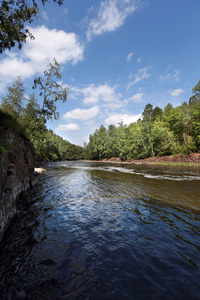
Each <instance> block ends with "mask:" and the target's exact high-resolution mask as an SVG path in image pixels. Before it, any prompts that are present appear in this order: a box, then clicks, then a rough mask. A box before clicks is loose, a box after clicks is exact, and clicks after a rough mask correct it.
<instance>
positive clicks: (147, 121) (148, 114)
mask: <svg viewBox="0 0 200 300" xmlns="http://www.w3.org/2000/svg"><path fill="white" fill-rule="evenodd" d="M153 112H154V110H153V106H152V105H151V104H150V103H149V104H147V105H146V106H145V108H144V111H143V113H142V116H143V119H142V135H143V148H144V156H145V157H149V156H152V155H155V152H154V140H153V134H152V124H153V122H152V118H153Z"/></svg>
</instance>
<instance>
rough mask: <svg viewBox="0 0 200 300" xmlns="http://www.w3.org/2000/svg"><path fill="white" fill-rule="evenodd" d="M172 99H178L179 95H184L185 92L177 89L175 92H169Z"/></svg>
mask: <svg viewBox="0 0 200 300" xmlns="http://www.w3.org/2000/svg"><path fill="white" fill-rule="evenodd" d="M168 92H169V93H170V94H171V96H172V97H177V96H179V95H181V94H182V93H184V90H182V89H176V90H173V91H168Z"/></svg>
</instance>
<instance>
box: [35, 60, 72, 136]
mask: <svg viewBox="0 0 200 300" xmlns="http://www.w3.org/2000/svg"><path fill="white" fill-rule="evenodd" d="M59 69H60V64H59V63H58V62H57V61H56V59H55V58H54V59H53V63H50V64H49V65H48V66H47V70H45V71H44V76H43V77H37V78H35V79H34V85H33V89H34V90H35V89H37V88H38V89H39V95H40V96H41V97H42V98H43V104H42V108H41V109H40V111H39V114H38V118H37V121H36V122H35V124H34V127H33V129H32V131H34V130H35V127H37V126H38V124H39V122H40V118H41V117H44V118H45V120H49V119H56V120H57V119H58V118H59V113H58V112H57V111H56V109H57V107H56V102H57V101H62V102H65V101H66V100H67V95H68V90H67V89H65V88H63V87H62V85H60V84H59V83H58V80H61V78H62V75H61V73H60V72H59Z"/></svg>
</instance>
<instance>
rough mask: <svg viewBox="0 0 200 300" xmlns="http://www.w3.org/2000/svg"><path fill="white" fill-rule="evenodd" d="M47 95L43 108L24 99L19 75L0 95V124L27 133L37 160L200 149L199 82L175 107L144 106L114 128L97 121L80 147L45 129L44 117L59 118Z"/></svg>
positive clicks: (140, 155)
mask: <svg viewBox="0 0 200 300" xmlns="http://www.w3.org/2000/svg"><path fill="white" fill-rule="evenodd" d="M51 67H52V65H51ZM54 67H55V66H54ZM50 75H51V76H52V74H50ZM41 82H42V79H41V78H39V79H37V81H36V80H35V85H36V84H38V83H39V84H40V85H41ZM48 82H49V81H48ZM56 88H58V87H56ZM42 89H44V94H45V95H46V94H47V92H48V93H49V95H50V96H51V99H52V93H50V89H47V87H45V86H44V85H42ZM40 90H41V89H40ZM60 93H61V94H55V95H54V96H55V97H58V96H59V100H63V98H62V97H63V93H65V95H64V96H65V99H64V100H66V93H67V91H64V92H63V90H61V92H60ZM45 97H46V98H45ZM45 97H44V102H43V106H42V107H40V105H39V104H38V101H37V99H36V96H35V94H34V93H33V94H31V95H29V96H28V97H25V86H24V83H23V81H22V79H21V77H17V79H16V80H15V81H14V82H13V84H12V85H11V86H10V87H8V91H7V95H6V96H4V97H2V98H1V106H0V123H3V124H5V125H7V126H8V127H10V128H11V129H12V130H13V131H14V132H15V133H16V134H19V135H24V136H25V137H27V138H28V139H29V140H30V141H31V142H32V144H33V146H34V149H35V153H36V159H37V160H38V161H41V160H50V161H57V160H77V159H90V160H101V159H104V158H111V157H121V159H122V160H128V159H143V158H148V157H151V156H165V155H171V154H172V155H176V154H181V155H186V154H189V153H195V152H200V81H199V82H198V83H197V85H196V86H195V87H194V88H193V96H192V97H191V98H190V99H189V101H188V102H184V103H182V105H180V106H177V107H173V106H172V104H171V103H168V104H167V105H166V106H165V107H164V109H163V110H162V109H161V108H160V107H158V106H156V107H155V108H153V106H152V105H151V104H147V105H146V106H145V108H144V110H143V112H142V115H141V118H140V119H139V120H138V121H137V122H135V123H131V124H130V125H126V124H124V123H123V121H121V122H120V123H119V124H118V126H116V125H113V124H111V125H109V126H108V128H106V127H105V126H104V125H101V126H100V128H99V129H96V131H95V132H94V133H93V134H91V135H90V136H89V142H88V143H87V144H85V145H84V147H80V146H77V145H73V144H71V143H70V142H68V141H66V140H64V139H63V138H62V137H60V136H58V135H56V134H55V133H54V132H53V131H52V130H48V129H47V126H46V121H47V120H48V119H52V118H53V117H54V119H57V118H58V117H59V115H58V113H57V112H56V106H55V101H54V100H49V99H48V97H47V96H45ZM1 152H3V150H2V149H1Z"/></svg>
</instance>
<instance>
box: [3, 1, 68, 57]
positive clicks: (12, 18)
mask: <svg viewBox="0 0 200 300" xmlns="http://www.w3.org/2000/svg"><path fill="white" fill-rule="evenodd" d="M53 1H54V2H56V3H57V4H58V5H61V4H62V3H63V1H64V0H53ZM37 2H38V1H36V0H29V1H27V0H2V1H1V5H0V53H2V52H3V51H5V50H6V49H9V50H10V49H11V48H12V47H14V46H15V44H16V43H17V44H18V48H19V49H21V48H22V45H23V43H24V42H25V41H26V39H27V37H30V38H31V39H34V37H33V35H32V34H31V32H30V30H29V28H28V27H27V24H31V23H32V22H33V21H34V20H35V19H36V18H37V17H38V15H39V7H38V4H37ZM39 2H40V3H42V4H43V5H44V4H45V3H46V2H48V0H40V1H39Z"/></svg>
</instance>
